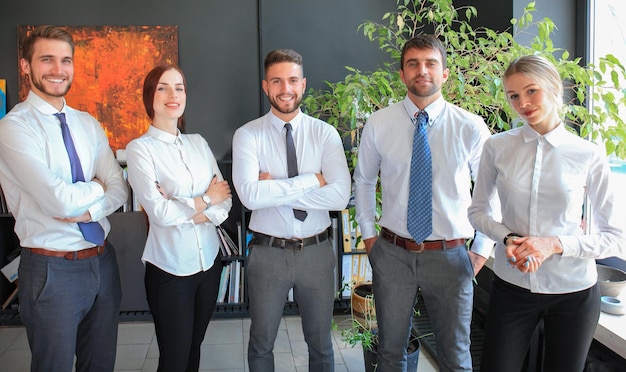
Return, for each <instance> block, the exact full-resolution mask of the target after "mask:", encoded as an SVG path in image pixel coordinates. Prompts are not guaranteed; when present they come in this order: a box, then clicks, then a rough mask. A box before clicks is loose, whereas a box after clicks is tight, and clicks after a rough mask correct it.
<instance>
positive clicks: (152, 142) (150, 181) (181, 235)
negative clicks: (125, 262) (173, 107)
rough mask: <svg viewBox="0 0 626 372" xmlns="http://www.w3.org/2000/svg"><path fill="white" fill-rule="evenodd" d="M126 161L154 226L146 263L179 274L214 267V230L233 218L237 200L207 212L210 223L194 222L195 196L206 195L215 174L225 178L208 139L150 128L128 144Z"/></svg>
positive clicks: (217, 247)
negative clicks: (229, 213)
mask: <svg viewBox="0 0 626 372" xmlns="http://www.w3.org/2000/svg"><path fill="white" fill-rule="evenodd" d="M126 159H127V164H128V182H129V183H130V185H131V187H132V189H133V192H134V193H135V195H137V199H138V200H139V202H140V203H141V206H142V207H143V209H144V210H145V211H146V213H147V214H148V220H149V222H150V229H149V231H148V239H147V240H146V246H145V249H144V252H143V256H142V261H143V262H144V263H145V262H150V263H151V264H153V265H155V266H157V267H158V268H160V269H161V270H163V271H166V272H168V273H170V274H172V275H178V276H187V275H192V274H195V273H198V272H200V271H206V270H208V269H209V268H211V267H212V266H213V262H214V261H215V257H217V254H218V251H219V237H218V235H217V231H216V228H215V226H216V225H219V224H221V223H222V222H224V220H226V218H228V212H229V211H230V208H231V207H232V199H230V198H229V199H226V200H224V201H223V202H221V203H219V204H214V205H211V206H210V207H209V208H207V209H206V210H205V211H204V212H203V213H204V214H205V215H206V216H207V217H208V218H209V220H210V222H205V223H201V224H195V223H194V222H193V216H194V215H195V214H196V213H197V212H196V209H195V207H194V201H193V198H194V197H196V196H201V195H203V194H204V192H205V191H206V190H207V188H208V187H209V183H210V182H211V180H212V179H213V176H214V175H217V178H218V181H222V180H223V179H224V178H223V177H222V173H221V172H220V170H219V168H218V165H217V161H216V160H215V156H214V155H213V152H211V149H210V148H209V145H208V144H207V142H206V141H205V140H204V138H202V136H200V135H199V134H181V133H180V132H179V133H178V135H176V136H175V135H173V134H170V133H167V132H165V131H162V130H160V129H157V128H155V127H154V126H152V125H151V126H150V127H149V129H148V131H147V132H146V133H145V134H144V135H142V136H141V137H139V138H137V139H134V140H133V141H131V142H130V143H129V144H128V146H126ZM157 181H158V182H159V184H160V185H161V187H162V188H163V189H164V190H165V194H166V195H165V197H164V196H163V195H161V194H160V193H159V191H158V190H157V188H156V184H155V182H157Z"/></svg>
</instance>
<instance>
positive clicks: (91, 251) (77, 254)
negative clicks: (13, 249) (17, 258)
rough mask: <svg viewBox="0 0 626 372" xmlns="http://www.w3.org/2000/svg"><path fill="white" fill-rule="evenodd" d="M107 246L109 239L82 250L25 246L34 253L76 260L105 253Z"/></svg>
mask: <svg viewBox="0 0 626 372" xmlns="http://www.w3.org/2000/svg"><path fill="white" fill-rule="evenodd" d="M106 246H107V241H106V240H105V241H104V244H103V245H98V246H96V247H92V248H85V249H81V250H80V251H51V250H49V249H45V248H28V247H23V248H24V249H26V250H27V251H30V252H31V253H34V254H39V255H42V256H48V257H60V258H65V259H66V260H70V261H74V260H83V259H85V258H90V257H93V256H98V255H101V254H102V253H104V248H105V247H106Z"/></svg>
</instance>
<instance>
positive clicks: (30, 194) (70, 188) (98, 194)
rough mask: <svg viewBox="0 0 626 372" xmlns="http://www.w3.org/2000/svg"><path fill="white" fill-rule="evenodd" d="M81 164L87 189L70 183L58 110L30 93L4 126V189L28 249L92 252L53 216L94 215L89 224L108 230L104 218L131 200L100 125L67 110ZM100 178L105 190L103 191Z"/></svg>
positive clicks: (0, 123) (0, 131)
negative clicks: (98, 180) (92, 223)
mask: <svg viewBox="0 0 626 372" xmlns="http://www.w3.org/2000/svg"><path fill="white" fill-rule="evenodd" d="M61 112H63V113H65V117H66V120H67V125H68V127H69V129H70V132H71V134H72V139H73V141H74V146H75V147H76V152H77V154H78V157H79V159H80V163H81V166H82V168H83V173H84V175H85V180H86V181H85V182H76V183H73V182H72V171H71V168H70V161H69V156H68V155H67V150H66V149H65V143H64V142H63V136H62V135H61V124H60V122H59V119H58V118H57V117H56V116H54V114H56V113H58V111H57V110H56V109H55V108H54V107H53V106H52V105H50V104H49V103H47V102H46V101H44V100H43V99H42V98H40V97H39V96H37V95H36V94H35V93H33V92H32V91H31V92H30V93H29V94H28V97H27V98H26V100H25V101H24V102H21V103H19V104H17V105H15V107H14V108H13V109H12V110H11V112H9V113H8V114H7V115H6V116H5V117H4V118H3V119H2V120H0V183H1V184H2V189H3V191H4V194H5V196H6V200H7V205H8V207H9V210H10V211H11V212H12V213H13V215H14V217H15V233H16V234H17V236H18V238H19V239H20V244H21V245H22V246H23V247H32V248H46V249H49V250H57V251H76V250H80V249H84V248H89V247H93V246H94V244H93V243H91V242H88V241H86V240H85V239H84V238H83V235H82V233H81V232H80V229H79V228H78V224H76V223H68V222H62V221H59V220H56V219H54V217H78V216H80V215H82V214H83V213H85V211H87V210H88V211H89V213H90V214H91V218H92V221H97V222H98V223H100V225H101V226H102V227H103V229H104V232H105V236H106V235H108V233H109V230H110V229H111V226H110V224H109V221H108V220H107V219H106V216H108V215H109V214H111V213H113V212H115V210H117V209H118V208H119V207H120V206H121V205H122V204H123V203H124V202H126V200H127V198H128V188H127V186H126V181H124V176H123V172H122V169H121V168H120V166H119V164H118V162H117V160H115V157H114V156H113V152H112V151H111V148H110V147H109V140H108V138H107V136H106V134H105V133H104V130H103V129H102V126H101V125H100V123H98V121H97V120H96V119H95V118H94V117H92V116H91V115H89V114H88V113H86V112H82V111H78V110H75V109H72V108H71V107H68V106H67V105H65V103H64V107H63V110H61ZM94 177H97V178H98V179H100V180H101V181H103V182H104V183H105V184H106V192H105V191H104V190H103V188H102V186H100V184H99V183H97V182H93V181H91V180H92V179H93V178H94Z"/></svg>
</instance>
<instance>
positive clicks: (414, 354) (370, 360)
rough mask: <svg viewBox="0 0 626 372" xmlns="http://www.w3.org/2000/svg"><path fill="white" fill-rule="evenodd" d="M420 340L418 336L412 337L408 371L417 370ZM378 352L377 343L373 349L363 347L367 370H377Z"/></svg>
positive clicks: (374, 371) (407, 361) (409, 347)
mask: <svg viewBox="0 0 626 372" xmlns="http://www.w3.org/2000/svg"><path fill="white" fill-rule="evenodd" d="M420 348H421V344H420V340H419V339H417V338H413V339H411V341H410V342H409V346H408V347H407V358H406V371H407V372H417V362H418V361H419V357H420ZM377 358H378V352H377V347H376V344H374V346H373V347H372V349H371V350H368V349H367V348H363V359H364V360H365V372H376V367H377Z"/></svg>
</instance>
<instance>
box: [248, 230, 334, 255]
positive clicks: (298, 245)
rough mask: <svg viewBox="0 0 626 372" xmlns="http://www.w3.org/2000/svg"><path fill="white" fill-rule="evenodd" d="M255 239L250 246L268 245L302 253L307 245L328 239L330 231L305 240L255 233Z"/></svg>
mask: <svg viewBox="0 0 626 372" xmlns="http://www.w3.org/2000/svg"><path fill="white" fill-rule="evenodd" d="M253 234H254V237H253V238H252V240H251V241H250V245H268V246H270V247H276V248H282V249H290V250H292V251H301V250H302V248H304V247H306V246H307V245H313V244H319V243H321V242H323V241H325V240H326V239H328V230H324V231H322V232H321V233H319V234H317V235H314V236H310V237H308V238H303V239H283V238H276V237H274V236H270V235H265V234H261V233H258V232H254V233H253Z"/></svg>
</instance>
